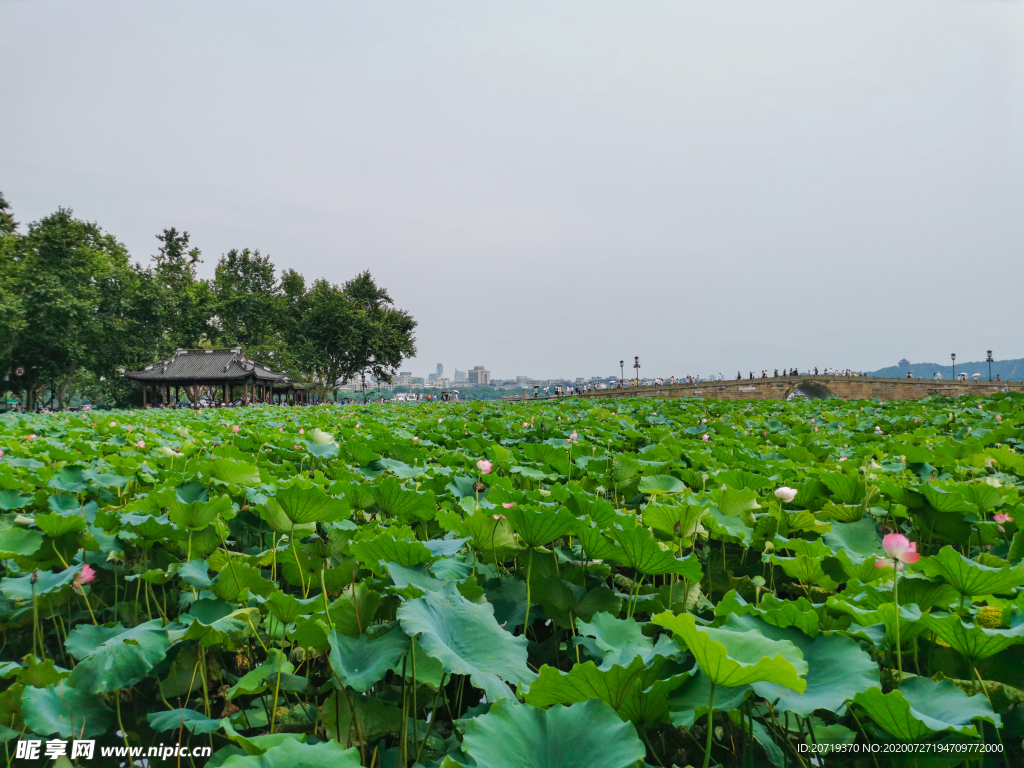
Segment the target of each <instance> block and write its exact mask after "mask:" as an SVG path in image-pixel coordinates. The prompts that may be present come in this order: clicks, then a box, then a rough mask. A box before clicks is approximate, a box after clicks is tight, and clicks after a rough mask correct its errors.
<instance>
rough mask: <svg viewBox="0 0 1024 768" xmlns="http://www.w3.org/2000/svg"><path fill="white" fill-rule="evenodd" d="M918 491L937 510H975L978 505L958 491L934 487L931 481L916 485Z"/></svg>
mask: <svg viewBox="0 0 1024 768" xmlns="http://www.w3.org/2000/svg"><path fill="white" fill-rule="evenodd" d="M917 490H918V492H919V493H920V494H921V495H922V496H924V497H925V498H926V499H927V500H928V503H929V504H931V506H932V508H933V509H935V510H937V511H939V512H961V513H963V512H977V511H978V507H977V506H976V505H974V504H971V503H970V502H969V501H966V500H965V499H964V497H963V496H961V495H960V493H959V492H958V491H955V490H954V491H946V490H943V489H941V488H936V487H935V486H934V485H932V484H931V483H924V484H923V485H921V486H919V487H918V489H917Z"/></svg>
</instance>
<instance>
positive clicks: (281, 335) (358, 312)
mask: <svg viewBox="0 0 1024 768" xmlns="http://www.w3.org/2000/svg"><path fill="white" fill-rule="evenodd" d="M156 238H157V241H158V243H159V245H158V247H157V250H156V253H154V254H153V255H152V256H151V258H150V260H149V263H148V264H139V263H136V262H134V261H133V260H132V258H131V255H130V254H129V252H128V250H127V248H125V246H124V245H123V244H122V243H120V242H119V241H118V240H117V239H116V238H115V237H114V236H113V235H111V234H109V233H107V232H104V231H103V230H102V229H101V228H100V227H99V226H98V225H97V224H95V223H91V222H86V221H82V220H80V219H77V218H75V217H74V214H73V212H72V211H71V210H70V209H65V208H61V209H59V210H57V211H56V212H55V213H53V214H51V215H49V216H47V217H45V218H43V219H42V220H40V221H37V222H33V223H31V224H29V225H28V228H27V231H26V232H25V233H23V234H22V233H20V232H19V227H18V224H17V222H16V221H15V220H14V216H13V213H12V210H11V207H10V205H9V204H8V202H7V201H6V199H4V197H3V195H2V194H0V370H2V371H3V372H4V373H5V374H6V375H7V377H8V381H7V388H8V389H14V390H15V391H20V392H24V393H25V394H26V395H27V401H28V405H29V407H33V405H34V403H35V400H36V398H37V397H38V395H39V394H40V393H42V392H44V391H46V390H49V391H50V392H51V395H52V397H53V398H54V400H55V401H56V403H58V404H59V405H60V406H61V407H66V406H67V404H68V402H69V399H70V397H71V395H72V394H73V393H74V392H76V391H77V392H83V393H88V395H89V396H90V397H92V398H93V399H96V398H98V399H101V400H104V401H106V402H109V403H112V404H114V403H116V404H126V403H128V402H131V401H132V399H133V397H135V396H136V394H137V393H135V392H134V391H133V389H132V387H131V385H130V383H129V382H127V381H125V380H123V379H121V377H120V373H121V372H122V371H123V370H126V369H136V368H140V367H143V366H145V365H147V364H149V363H151V362H153V361H154V360H157V359H162V358H165V357H167V356H169V355H171V354H172V353H173V352H174V350H175V349H178V348H199V347H204V346H205V347H217V346H241V347H243V348H245V350H246V352H247V353H248V354H249V355H250V356H252V357H253V358H255V359H257V360H260V361H261V362H265V363H267V364H270V365H272V366H274V368H276V369H277V370H284V371H286V372H288V373H290V374H291V375H292V376H293V377H294V378H296V379H299V380H302V381H306V382H308V383H310V384H312V385H313V386H314V388H315V389H318V390H320V391H321V393H325V392H327V391H330V390H331V389H333V388H334V386H335V384H336V382H342V383H344V382H347V381H349V380H352V379H356V378H358V377H360V376H361V375H366V374H369V375H372V376H375V377H376V378H378V379H380V380H384V381H390V380H391V378H392V376H393V375H394V374H395V373H397V371H398V366H399V365H400V364H401V362H402V360H403V359H405V358H408V357H410V356H412V355H414V354H415V353H416V346H415V335H414V332H415V329H416V321H415V320H414V319H413V318H412V316H411V315H410V314H409V313H408V312H406V311H404V310H401V309H399V308H397V307H396V306H395V305H394V301H393V300H392V299H391V297H390V295H389V294H388V292H387V290H386V289H385V288H383V287H382V286H378V285H377V284H376V282H375V281H374V279H373V277H372V275H371V274H370V273H369V272H368V271H364V272H362V273H360V274H359V275H357V276H356V277H354V278H352V279H351V280H349V281H347V282H345V283H344V284H343V285H340V286H339V285H334V284H332V283H331V282H329V281H327V280H323V279H318V280H314V281H312V283H311V284H308V287H307V281H306V279H305V278H304V277H303V276H302V275H301V274H299V273H298V272H295V271H294V270H285V271H283V272H282V273H281V274H280V275H278V271H277V268H276V267H275V265H274V263H273V262H272V261H271V259H270V256H269V255H267V254H262V253H260V251H259V250H255V249H249V248H241V249H235V248H233V249H231V250H229V251H228V252H227V253H225V254H224V255H223V256H221V257H220V259H219V260H218V262H217V265H216V268H215V271H214V276H213V279H211V280H204V279H201V278H200V277H199V275H198V265H199V264H200V263H201V262H202V259H201V256H202V253H201V252H200V250H199V249H198V248H197V247H195V246H194V245H193V244H192V242H191V237H190V235H189V233H188V232H186V231H182V230H178V229H177V228H173V227H171V228H168V229H165V230H163V232H161V233H160V234H158V235H157V236H156ZM19 368H20V369H23V371H24V374H23V375H22V376H15V375H14V372H15V371H16V370H17V369H19Z"/></svg>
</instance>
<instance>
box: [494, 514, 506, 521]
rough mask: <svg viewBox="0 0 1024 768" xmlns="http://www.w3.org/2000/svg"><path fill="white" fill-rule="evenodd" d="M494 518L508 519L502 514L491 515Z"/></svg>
mask: <svg viewBox="0 0 1024 768" xmlns="http://www.w3.org/2000/svg"><path fill="white" fill-rule="evenodd" d="M491 517H493V518H494V519H495V520H508V518H507V517H505V516H504V515H491Z"/></svg>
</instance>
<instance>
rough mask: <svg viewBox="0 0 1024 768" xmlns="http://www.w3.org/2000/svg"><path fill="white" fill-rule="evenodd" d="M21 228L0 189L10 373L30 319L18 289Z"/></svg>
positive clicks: (0, 282)
mask: <svg viewBox="0 0 1024 768" xmlns="http://www.w3.org/2000/svg"><path fill="white" fill-rule="evenodd" d="M17 228H18V224H17V222H15V221H14V216H13V215H12V214H11V206H10V205H9V204H8V202H7V200H6V199H5V198H4V196H3V193H2V192H0V372H2V373H3V374H5V375H7V376H8V377H10V376H11V371H10V369H11V367H12V366H11V352H12V351H13V350H14V345H15V343H16V342H17V339H18V337H19V334H20V333H21V332H22V331H23V330H24V328H25V326H26V322H27V321H26V318H25V307H24V304H23V303H22V301H21V296H20V295H19V293H18V290H17V285H18V283H19V282H20V274H21V270H22V264H21V260H20V259H19V258H18V249H17V244H18V239H19V236H18V232H17ZM5 390H6V388H5Z"/></svg>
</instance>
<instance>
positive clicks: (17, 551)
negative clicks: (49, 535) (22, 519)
mask: <svg viewBox="0 0 1024 768" xmlns="http://www.w3.org/2000/svg"><path fill="white" fill-rule="evenodd" d="M42 545H43V534H41V533H40V532H39V531H33V530H32V529H30V528H18V527H16V526H12V527H10V528H4V529H3V530H0V559H8V558H14V557H29V556H31V555H34V554H35V553H36V552H38V551H39V548H40V547H41V546H42Z"/></svg>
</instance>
